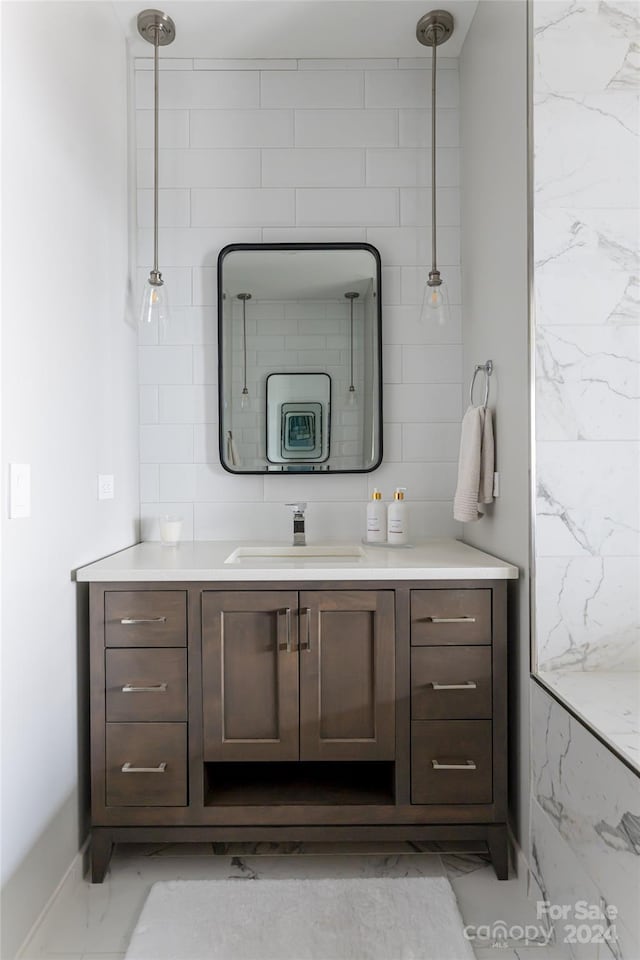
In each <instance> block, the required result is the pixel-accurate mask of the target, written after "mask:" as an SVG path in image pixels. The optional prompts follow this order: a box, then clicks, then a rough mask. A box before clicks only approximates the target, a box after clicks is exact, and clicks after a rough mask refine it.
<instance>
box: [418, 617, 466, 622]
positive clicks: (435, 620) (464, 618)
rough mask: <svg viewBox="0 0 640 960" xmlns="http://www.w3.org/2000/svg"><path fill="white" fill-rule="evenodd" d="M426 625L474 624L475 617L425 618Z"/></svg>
mask: <svg viewBox="0 0 640 960" xmlns="http://www.w3.org/2000/svg"><path fill="white" fill-rule="evenodd" d="M425 620H426V621H427V623H475V622H476V618H475V617H425Z"/></svg>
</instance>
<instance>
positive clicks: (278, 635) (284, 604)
mask: <svg viewBox="0 0 640 960" xmlns="http://www.w3.org/2000/svg"><path fill="white" fill-rule="evenodd" d="M394 654H395V644H394V617H393V591H390V590H379V591H375V590H358V591H346V590H328V591H315V590H305V591H300V592H294V591H279V590H269V591H258V590H256V591H252V592H251V593H247V592H246V591H245V592H243V591H226V590H225V591H220V592H211V591H205V592H204V593H203V596H202V688H203V705H202V710H203V720H204V759H205V761H210V760H212V761H215V760H253V761H259V760H289V761H296V760H301V761H316V760H393V759H394V756H395V681H394V666H395V663H394Z"/></svg>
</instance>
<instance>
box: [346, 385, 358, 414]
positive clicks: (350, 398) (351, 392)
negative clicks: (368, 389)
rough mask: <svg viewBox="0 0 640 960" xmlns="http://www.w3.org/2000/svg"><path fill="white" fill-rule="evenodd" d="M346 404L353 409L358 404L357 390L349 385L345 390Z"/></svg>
mask: <svg viewBox="0 0 640 960" xmlns="http://www.w3.org/2000/svg"><path fill="white" fill-rule="evenodd" d="M347 406H348V407H351V409H353V408H354V407H357V406H358V391H357V390H356V388H355V387H353V386H351V387H349V389H348V391H347Z"/></svg>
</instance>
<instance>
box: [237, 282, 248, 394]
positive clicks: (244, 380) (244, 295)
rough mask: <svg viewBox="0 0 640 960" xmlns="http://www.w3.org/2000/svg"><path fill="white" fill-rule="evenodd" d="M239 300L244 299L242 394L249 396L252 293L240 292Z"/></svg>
mask: <svg viewBox="0 0 640 960" xmlns="http://www.w3.org/2000/svg"><path fill="white" fill-rule="evenodd" d="M238 300H241V301H242V366H243V371H242V395H243V396H244V397H247V396H248V395H249V389H248V387H247V300H251V294H250V293H239V294H238Z"/></svg>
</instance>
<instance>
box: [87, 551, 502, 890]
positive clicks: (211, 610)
mask: <svg viewBox="0 0 640 960" xmlns="http://www.w3.org/2000/svg"><path fill="white" fill-rule="evenodd" d="M238 547H239V545H238V544H237V543H223V542H210V543H204V542H195V543H184V544H180V546H178V547H174V548H166V547H164V548H163V547H162V546H160V545H159V544H156V543H142V544H138V545H137V546H134V547H131V548H130V549H128V550H123V551H121V552H120V553H117V554H114V555H113V556H111V557H108V558H106V559H104V560H101V561H99V562H97V563H94V564H91V565H90V566H87V567H84V568H82V569H81V570H80V571H78V574H77V579H78V580H79V581H85V582H87V581H88V582H89V583H90V616H91V667H90V669H91V788H92V879H93V881H94V882H100V881H102V879H103V877H104V874H105V871H106V868H107V866H108V863H109V857H110V854H111V849H112V845H113V844H114V843H120V842H127V841H129V842H143V841H152V842H163V841H167V842H170V841H173V842H176V841H198V840H199V841H233V840H251V841H263V840H267V841H279V840H282V841H292V840H307V841H341V840H348V841H352V842H353V841H358V840H362V841H371V840H374V841H377V840H414V841H433V842H435V843H437V844H438V849H446V848H447V845H449V844H452V843H455V844H456V845H457V846H456V848H457V849H459V846H458V845H459V844H460V843H462V844H465V845H468V849H478V848H479V847H482V845H483V844H486V846H487V847H488V850H489V852H490V853H491V857H492V860H493V863H494V866H495V870H496V873H497V875H498V877H500V878H501V879H504V878H506V877H507V873H508V855H507V823H506V820H507V632H506V586H507V584H506V581H507V580H508V579H515V578H516V577H517V576H518V571H517V569H516V568H515V567H513V566H511V565H510V564H507V563H504V562H503V561H500V560H497V559H495V558H493V557H491V556H489V555H487V554H484V553H481V552H479V551H478V550H475V549H473V548H471V547H468V546H466V545H465V544H462V543H459V542H458V541H453V540H440V541H429V542H427V543H424V544H421V545H419V546H416V547H415V548H413V549H405V550H398V549H396V550H394V549H392V548H388V547H375V548H374V547H367V546H364V547H359V546H358V547H355V548H347V547H345V545H333V546H331V545H325V547H324V548H323V549H324V553H323V552H322V550H320V551H315V552H314V551H313V550H311V551H307V552H306V554H305V552H304V551H299V552H298V553H296V550H295V548H290V550H288V551H287V549H286V548H284V546H282V547H281V548H280V555H278V552H277V550H276V549H275V548H270V547H269V546H268V545H263V546H262V547H259V546H255V545H254V546H249V545H246V546H244V547H241V548H240V549H238ZM261 551H262V552H261Z"/></svg>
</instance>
